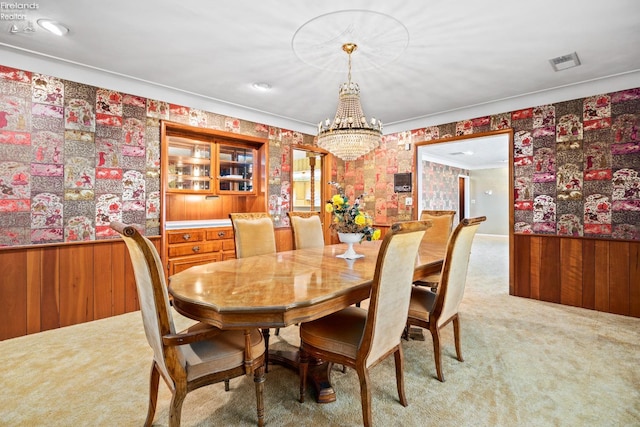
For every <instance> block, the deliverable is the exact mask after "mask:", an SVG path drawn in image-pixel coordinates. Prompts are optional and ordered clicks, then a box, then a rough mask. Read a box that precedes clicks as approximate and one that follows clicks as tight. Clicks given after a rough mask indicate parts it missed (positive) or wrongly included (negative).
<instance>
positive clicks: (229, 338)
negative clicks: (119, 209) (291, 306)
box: [111, 222, 265, 426]
mask: <svg viewBox="0 0 640 427" xmlns="http://www.w3.org/2000/svg"><path fill="white" fill-rule="evenodd" d="M111 228H113V229H114V230H115V231H117V232H118V233H120V235H121V236H122V238H123V240H124V242H125V243H126V245H127V248H128V250H129V255H130V258H131V263H132V264H133V271H134V276H135V281H136V289H137V292H138V299H139V302H140V311H141V313H142V321H143V322H142V323H143V325H144V331H145V335H146V337H147V341H148V342H149V345H150V346H151V348H152V349H153V362H152V364H151V378H150V383H149V384H150V389H149V409H148V411H147V419H146V421H145V426H150V425H151V424H152V423H153V418H154V415H155V411H156V402H157V400H158V385H159V382H160V377H162V379H163V380H164V381H165V383H166V384H167V386H168V387H169V389H170V390H171V404H170V407H169V425H170V426H179V425H180V417H181V413H182V403H183V402H184V399H185V397H186V395H187V393H189V392H191V391H193V390H195V389H197V388H200V387H203V386H206V385H210V384H214V383H219V382H223V381H224V383H225V390H228V389H229V380H230V379H231V378H235V377H240V376H243V375H248V374H251V373H253V376H254V382H255V388H256V402H257V403H256V406H257V411H258V425H259V426H262V425H264V397H263V391H264V380H265V379H264V378H265V376H264V371H265V369H264V365H265V344H264V339H263V337H262V334H261V333H260V330H259V329H257V328H252V329H248V330H245V331H242V330H221V329H218V328H216V327H214V326H212V325H208V324H205V323H196V324H194V325H193V326H191V327H189V328H188V329H186V330H184V331H182V332H176V330H175V325H174V323H173V317H172V314H171V308H170V306H169V297H168V292H167V285H166V282H165V278H164V273H163V270H162V262H161V261H160V256H159V255H158V251H157V250H156V248H155V246H154V245H153V243H151V242H150V241H149V240H148V239H147V238H146V237H144V236H142V235H141V234H140V233H139V232H138V231H137V230H136V229H135V228H134V227H133V226H128V225H125V224H122V223H119V222H112V223H111Z"/></svg>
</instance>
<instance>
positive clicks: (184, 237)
mask: <svg viewBox="0 0 640 427" xmlns="http://www.w3.org/2000/svg"><path fill="white" fill-rule="evenodd" d="M182 238H183V239H184V240H189V239H190V238H191V234H183V235H182Z"/></svg>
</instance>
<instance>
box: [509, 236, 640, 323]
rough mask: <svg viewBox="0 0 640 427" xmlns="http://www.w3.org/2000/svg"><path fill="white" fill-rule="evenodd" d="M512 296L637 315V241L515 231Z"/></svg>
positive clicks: (639, 275)
mask: <svg viewBox="0 0 640 427" xmlns="http://www.w3.org/2000/svg"><path fill="white" fill-rule="evenodd" d="M512 256H513V258H514V269H513V272H512V275H513V280H514V282H515V285H514V287H513V289H514V290H513V292H512V294H513V295H516V296H522V297H528V298H533V299H539V300H543V301H550V302H555V303H561V304H566V305H573V306H577V307H583V308H589V309H595V310H598V311H604V312H608V313H617V314H622V315H626V316H634V317H640V242H628V241H617V240H604V239H589V238H576V237H562V236H540V235H514V239H513V253H512Z"/></svg>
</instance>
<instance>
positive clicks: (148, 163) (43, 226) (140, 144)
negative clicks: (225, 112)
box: [0, 66, 313, 246]
mask: <svg viewBox="0 0 640 427" xmlns="http://www.w3.org/2000/svg"><path fill="white" fill-rule="evenodd" d="M162 119H164V120H170V121H174V122H179V123H186V124H190V125H193V126H200V127H205V128H211V129H221V130H225V131H228V132H236V133H239V134H245V135H251V136H258V137H263V138H269V141H270V142H269V145H270V156H271V158H270V159H269V160H270V171H269V177H270V180H269V191H270V194H275V195H279V196H280V200H281V203H280V205H281V206H283V207H284V208H287V209H288V204H287V203H288V200H289V187H290V186H289V185H288V182H289V181H290V167H289V166H288V165H289V164H290V163H291V162H290V159H289V153H290V146H291V144H294V143H295V144H312V143H313V137H312V136H305V135H302V134H300V133H298V132H292V131H288V130H284V129H279V128H272V127H269V126H266V125H262V124H257V123H251V122H247V121H243V120H239V119H236V118H232V117H225V116H221V115H217V114H214V113H211V112H206V111H202V110H197V109H193V108H189V107H185V106H180V105H174V104H169V103H167V102H163V101H158V100H153V99H145V98H142V97H139V96H135V95H130V94H124V93H120V92H117V91H113V90H109V89H103V88H97V87H93V86H88V85H84V84H80V83H75V82H71V81H67V80H62V79H58V78H56V77H52V76H47V75H43V74H38V73H34V72H30V71H23V70H17V69H14V68H9V67H3V66H0V246H15V245H29V244H41V243H60V242H75V241H84V240H96V239H104V238H111V237H113V236H114V232H113V231H112V230H111V229H110V228H109V223H110V222H111V221H114V220H118V221H124V222H126V223H133V224H137V225H139V226H140V227H141V228H143V229H144V230H145V231H146V234H147V235H157V234H159V231H160V228H159V226H160V206H159V202H160V193H159V190H160V120H162Z"/></svg>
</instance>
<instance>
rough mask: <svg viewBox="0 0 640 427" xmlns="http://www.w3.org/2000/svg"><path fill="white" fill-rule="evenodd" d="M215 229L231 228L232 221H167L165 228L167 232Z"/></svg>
mask: <svg viewBox="0 0 640 427" xmlns="http://www.w3.org/2000/svg"><path fill="white" fill-rule="evenodd" d="M214 227H231V220H230V219H202V220H194V221H167V222H166V224H165V228H166V229H167V230H182V229H185V228H214Z"/></svg>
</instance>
